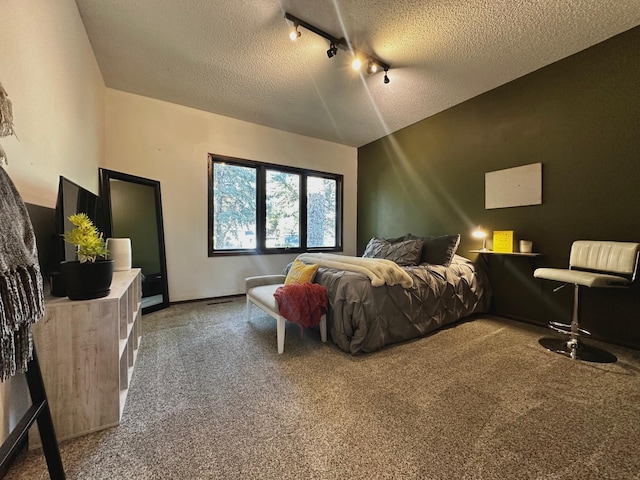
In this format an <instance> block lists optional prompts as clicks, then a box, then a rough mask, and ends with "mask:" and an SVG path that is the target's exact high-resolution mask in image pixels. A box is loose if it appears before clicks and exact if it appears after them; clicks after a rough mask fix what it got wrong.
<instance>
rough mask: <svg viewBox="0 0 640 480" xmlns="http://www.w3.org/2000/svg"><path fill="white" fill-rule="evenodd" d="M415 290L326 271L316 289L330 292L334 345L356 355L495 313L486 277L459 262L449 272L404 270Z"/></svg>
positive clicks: (422, 267) (427, 267) (437, 267)
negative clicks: (477, 316) (491, 312)
mask: <svg viewBox="0 0 640 480" xmlns="http://www.w3.org/2000/svg"><path fill="white" fill-rule="evenodd" d="M403 268H405V269H406V271H407V272H408V273H409V274H410V275H411V276H412V277H413V279H414V287H413V288H408V289H405V288H403V287H401V286H400V285H395V286H392V287H390V286H388V285H383V286H381V287H373V286H371V280H370V279H369V278H367V277H366V276H365V275H363V274H361V273H355V272H348V271H344V270H337V269H333V268H325V267H320V268H319V269H318V273H317V274H316V277H315V280H314V283H319V284H321V285H323V286H324V287H325V288H326V289H327V293H328V296H329V302H330V307H331V308H330V309H329V313H328V315H327V321H328V325H329V331H330V332H331V337H332V338H333V341H334V342H335V343H336V344H337V345H338V347H340V349H342V350H344V351H345V352H350V353H352V354H356V353H365V352H373V351H376V350H379V349H381V348H382V347H384V346H385V345H388V344H391V343H397V342H402V341H404V340H408V339H411V338H416V337H420V336H423V335H426V334H427V333H429V332H432V331H434V330H436V329H438V328H440V327H442V326H444V325H447V324H450V323H452V322H455V321H457V320H459V319H461V318H464V317H466V316H469V315H472V314H474V313H478V312H486V311H487V310H488V309H489V301H490V296H491V292H490V287H489V282H488V280H487V277H486V275H485V273H484V272H483V271H482V270H481V269H480V270H479V269H478V266H477V265H475V264H474V263H472V262H471V261H470V260H468V259H466V258H463V257H460V256H458V255H456V256H455V258H454V260H453V262H452V263H451V265H450V266H449V267H443V266H442V265H420V266H415V267H403Z"/></svg>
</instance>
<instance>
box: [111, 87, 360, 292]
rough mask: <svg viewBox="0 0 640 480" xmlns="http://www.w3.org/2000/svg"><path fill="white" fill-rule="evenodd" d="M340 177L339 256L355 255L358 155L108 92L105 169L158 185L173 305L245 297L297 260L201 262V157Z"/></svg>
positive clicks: (203, 238) (318, 142) (203, 183)
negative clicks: (252, 281)
mask: <svg viewBox="0 0 640 480" xmlns="http://www.w3.org/2000/svg"><path fill="white" fill-rule="evenodd" d="M209 153H215V154H219V155H226V156H230V157H237V158H244V159H249V160H256V161H264V162H268V163H275V164H280V165H294V166H299V167H304V168H309V169H313V170H319V171H326V172H331V173H339V174H342V175H344V237H343V238H344V253H345V254H347V255H355V252H356V202H357V190H356V182H357V149H356V148H353V147H347V146H344V145H339V144H335V143H330V142H326V141H323V140H317V139H313V138H310V137H304V136H301V135H296V134H292V133H287V132H283V131H280V130H274V129H272V128H268V127H263V126H260V125H256V124H252V123H247V122H243V121H239V120H234V119H231V118H228V117H223V116H220V115H215V114H211V113H207V112H202V111H199V110H194V109H192V108H187V107H183V106H180V105H175V104H171V103H167V102H162V101H158V100H153V99H150V98H146V97H141V96H138V95H133V94H129V93H125V92H122V91H118V90H112V89H107V90H106V148H105V166H106V168H109V169H111V170H116V171H120V172H124V173H129V174H133V175H137V176H141V177H146V178H151V179H154V180H159V181H160V184H161V192H162V209H163V214H164V228H165V243H166V250H167V270H168V280H169V296H170V300H171V301H172V302H175V301H181V300H191V299H197V298H209V297H217V296H224V295H235V294H238V293H243V292H244V278H245V277H247V276H251V275H260V274H268V273H279V272H280V271H281V270H282V269H283V267H284V266H286V264H287V263H288V262H290V261H291V260H293V259H294V258H295V255H262V256H256V255H249V256H233V257H218V258H209V257H208V255H207V158H208V157H207V155H208V154H209Z"/></svg>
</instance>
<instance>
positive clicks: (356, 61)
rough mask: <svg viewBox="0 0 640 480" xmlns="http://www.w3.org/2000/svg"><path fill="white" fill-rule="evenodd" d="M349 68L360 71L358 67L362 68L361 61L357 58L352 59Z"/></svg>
mask: <svg viewBox="0 0 640 480" xmlns="http://www.w3.org/2000/svg"><path fill="white" fill-rule="evenodd" d="M351 66H352V67H353V69H354V70H360V67H361V66H362V60H360V59H359V58H358V57H355V58H354V59H353V62H351Z"/></svg>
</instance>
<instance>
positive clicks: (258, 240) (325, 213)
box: [208, 155, 343, 256]
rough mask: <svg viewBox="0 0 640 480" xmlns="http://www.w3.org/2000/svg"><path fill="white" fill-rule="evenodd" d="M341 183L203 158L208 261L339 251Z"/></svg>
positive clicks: (288, 170)
mask: <svg viewBox="0 0 640 480" xmlns="http://www.w3.org/2000/svg"><path fill="white" fill-rule="evenodd" d="M342 178H343V177H342V175H336V174H332V173H324V172H315V171H311V170H305V169H299V168H292V167H285V166H281V165H271V164H267V163H259V162H253V161H249V160H241V159H237V158H229V157H222V156H219V155H209V207H208V211H209V228H208V236H209V241H208V245H209V256H216V255H241V254H253V253H283V252H305V251H341V250H342Z"/></svg>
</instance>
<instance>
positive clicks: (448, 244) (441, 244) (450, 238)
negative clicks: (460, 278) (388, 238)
mask: <svg viewBox="0 0 640 480" xmlns="http://www.w3.org/2000/svg"><path fill="white" fill-rule="evenodd" d="M404 238H405V239H411V240H413V239H420V240H422V242H423V243H422V254H421V256H420V263H430V264H431V265H444V266H445V267H448V266H449V265H451V261H452V260H453V256H454V255H455V254H456V251H457V250H458V245H460V234H459V233H457V234H455V235H441V236H439V237H416V236H415V235H411V234H410V233H408V234H407V235H405V237H404Z"/></svg>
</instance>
